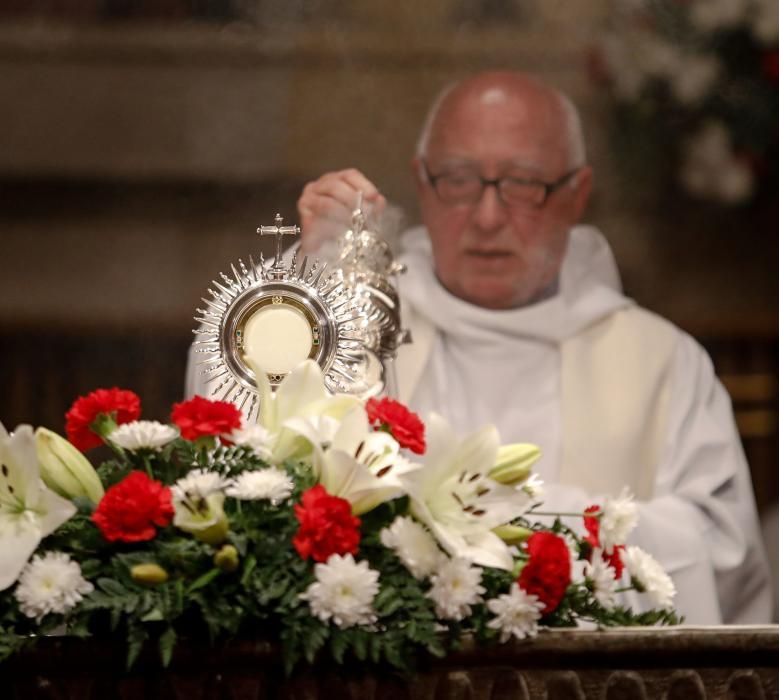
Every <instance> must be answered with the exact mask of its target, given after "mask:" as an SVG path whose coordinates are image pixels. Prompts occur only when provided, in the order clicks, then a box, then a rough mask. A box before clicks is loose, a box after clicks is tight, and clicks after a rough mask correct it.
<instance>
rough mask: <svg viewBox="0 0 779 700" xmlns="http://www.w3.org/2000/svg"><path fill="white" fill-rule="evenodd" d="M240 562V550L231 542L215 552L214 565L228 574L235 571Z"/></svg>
mask: <svg viewBox="0 0 779 700" xmlns="http://www.w3.org/2000/svg"><path fill="white" fill-rule="evenodd" d="M239 563H240V558H239V556H238V550H237V549H236V548H235V547H234V546H233V545H231V544H225V545H222V546H221V547H220V548H219V550H218V551H217V553H216V554H214V566H216V567H217V568H219V569H221V570H222V571H225V572H227V573H228V574H229V573H232V572H233V571H235V570H236V569H237V568H238V564H239Z"/></svg>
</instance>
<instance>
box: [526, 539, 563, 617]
mask: <svg viewBox="0 0 779 700" xmlns="http://www.w3.org/2000/svg"><path fill="white" fill-rule="evenodd" d="M527 553H528V554H529V555H530V559H529V560H528V562H527V564H525V566H524V567H523V569H522V573H520V575H519V580H518V583H519V585H520V587H521V588H522V589H524V590H525V592H527V593H529V594H531V595H535V596H538V600H540V601H541V602H542V603H543V604H544V610H543V614H544V615H546V614H547V613H550V612H553V611H554V610H556V609H557V606H558V605H560V601H561V600H562V599H563V596H564V595H565V591H566V589H567V588H568V584H569V583H570V582H571V554H570V552H569V551H568V545H566V544H565V540H563V538H562V537H558V536H557V535H554V534H552V533H551V532H535V533H533V534H532V535H531V536H530V537H529V538H528V541H527Z"/></svg>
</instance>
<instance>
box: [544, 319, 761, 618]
mask: <svg viewBox="0 0 779 700" xmlns="http://www.w3.org/2000/svg"><path fill="white" fill-rule="evenodd" d="M672 372H673V376H672V393H671V396H672V399H671V408H670V411H669V416H668V430H667V439H666V443H665V448H664V453H663V456H662V458H661V460H660V463H659V464H658V465H657V472H656V480H655V490H654V496H653V498H652V499H651V500H649V501H646V502H641V503H639V523H638V526H637V527H636V529H635V531H634V532H633V533H632V535H631V537H630V538H629V543H630V544H636V545H638V546H639V547H641V548H643V549H645V550H646V551H647V552H649V553H650V554H652V555H653V556H654V557H655V558H656V559H657V560H658V561H659V562H660V563H661V564H662V565H663V567H664V568H665V570H666V571H667V572H668V573H669V575H670V576H671V577H672V578H673V580H674V584H675V585H676V589H677V596H676V599H675V607H676V609H677V610H678V611H679V612H680V613H681V614H683V615H684V616H685V618H686V622H688V623H690V624H720V623H726V624H751V623H763V624H767V623H769V622H770V621H771V606H772V603H771V584H770V578H769V574H768V566H767V562H766V556H765V551H764V549H763V544H762V540H761V536H760V530H759V526H758V519H757V510H756V508H755V501H754V495H753V492H752V483H751V479H750V476H749V470H748V467H747V463H746V460H745V458H744V453H743V450H742V448H741V442H740V440H739V436H738V432H737V430H736V426H735V422H734V420H733V413H732V409H731V405H730V399H729V397H728V395H727V393H726V392H725V389H724V388H723V387H722V385H721V384H720V382H719V381H718V380H717V378H716V376H715V375H714V371H713V368H712V365H711V361H710V360H709V358H708V356H707V355H706V354H705V353H704V352H703V350H702V349H701V348H700V346H698V344H697V343H696V342H695V341H694V340H693V339H692V338H690V337H689V336H687V335H686V334H680V335H679V341H678V344H677V348H676V351H675V355H674V362H673V369H672ZM546 492H547V493H546V498H545V502H544V509H545V510H555V511H574V512H576V511H581V510H582V509H583V508H585V507H587V506H588V505H591V504H593V503H597V502H598V501H599V500H600V499H599V497H598V496H597V495H588V494H586V493H585V492H584V491H583V490H582V489H579V488H576V487H571V486H565V485H559V484H552V485H549V486H548V487H547V489H546ZM571 524H573V523H571ZM631 604H635V603H634V601H633V600H631Z"/></svg>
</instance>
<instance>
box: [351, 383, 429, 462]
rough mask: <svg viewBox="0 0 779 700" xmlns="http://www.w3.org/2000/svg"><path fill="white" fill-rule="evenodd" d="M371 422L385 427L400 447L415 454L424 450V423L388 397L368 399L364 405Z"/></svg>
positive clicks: (422, 452)
mask: <svg viewBox="0 0 779 700" xmlns="http://www.w3.org/2000/svg"><path fill="white" fill-rule="evenodd" d="M365 410H366V411H367V413H368V420H369V421H370V422H371V424H373V425H375V426H377V427H380V428H387V429H388V430H389V431H390V434H391V435H392V437H394V438H395V439H396V440H397V441H398V444H399V445H400V446H401V447H407V448H408V449H410V450H411V451H412V452H415V453H416V454H419V455H421V454H424V452H425V447H426V445H425V424H424V423H423V422H422V420H421V419H420V418H419V416H418V415H417V414H416V413H414V412H413V411H409V409H408V408H406V407H405V406H404V405H403V404H402V403H400V402H399V401H395V400H394V399H390V398H386V397H385V398H382V399H368V403H367V404H366V405H365Z"/></svg>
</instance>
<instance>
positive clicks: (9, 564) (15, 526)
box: [0, 423, 76, 591]
mask: <svg viewBox="0 0 779 700" xmlns="http://www.w3.org/2000/svg"><path fill="white" fill-rule="evenodd" d="M75 513H76V507H75V506H74V505H73V504H72V503H71V502H70V501H68V500H67V499H65V498H63V497H62V496H59V495H57V494H56V493H54V491H51V490H50V489H49V488H47V487H46V485H45V484H44V483H43V481H42V480H41V475H40V467H39V466H38V457H37V455H36V451H35V436H34V434H33V430H32V428H31V427H30V426H29V425H20V426H19V427H18V428H17V429H16V430H15V431H14V433H13V434H11V435H9V434H8V432H7V431H6V429H5V428H4V427H3V424H2V423H0V591H2V590H5V589H6V588H8V587H9V586H10V585H11V584H13V583H14V581H16V579H17V578H19V574H20V573H21V572H22V569H23V568H24V565H25V564H26V563H27V560H28V559H29V558H30V555H31V554H32V553H33V552H34V551H35V549H36V547H37V546H38V543H39V542H40V541H41V540H42V539H43V538H44V537H46V536H47V535H49V534H51V533H52V532H54V530H56V529H57V528H58V527H59V526H60V525H62V523H64V522H65V521H66V520H69V519H70V518H71V517H73V515H75Z"/></svg>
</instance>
